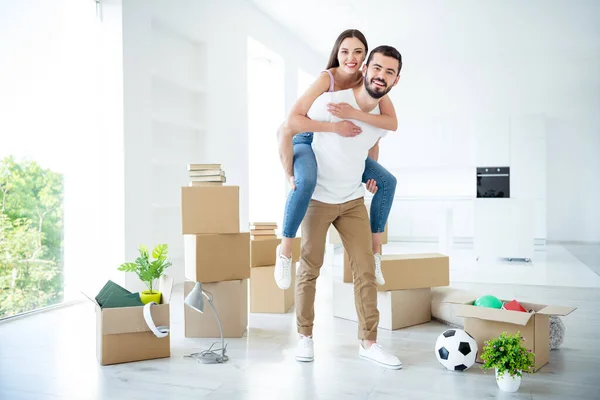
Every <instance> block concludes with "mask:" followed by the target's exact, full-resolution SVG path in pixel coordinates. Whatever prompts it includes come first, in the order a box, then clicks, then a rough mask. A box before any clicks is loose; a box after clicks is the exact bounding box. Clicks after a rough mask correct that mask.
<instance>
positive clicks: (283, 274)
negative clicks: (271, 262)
mask: <svg viewBox="0 0 600 400" xmlns="http://www.w3.org/2000/svg"><path fill="white" fill-rule="evenodd" d="M280 248H281V245H279V246H277V249H276V250H275V256H276V257H277V258H276V261H275V269H274V270H273V277H274V278H275V283H276V284H277V286H278V287H279V289H282V290H286V289H288V288H289V287H290V285H291V284H292V259H291V258H287V257H286V256H284V255H283V254H281V252H280V251H279V250H280Z"/></svg>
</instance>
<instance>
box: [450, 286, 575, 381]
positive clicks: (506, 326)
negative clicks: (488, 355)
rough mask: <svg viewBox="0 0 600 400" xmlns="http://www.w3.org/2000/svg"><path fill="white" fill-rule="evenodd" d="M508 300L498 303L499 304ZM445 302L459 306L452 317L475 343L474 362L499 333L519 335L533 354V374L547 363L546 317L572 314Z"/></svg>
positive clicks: (467, 300)
mask: <svg viewBox="0 0 600 400" xmlns="http://www.w3.org/2000/svg"><path fill="white" fill-rule="evenodd" d="M511 300H512V299H511ZM511 300H502V299H501V301H502V303H503V304H504V303H506V302H509V301H511ZM445 301H446V302H448V303H454V304H459V305H460V307H458V308H457V312H456V315H457V316H459V317H463V318H464V322H465V328H464V329H465V331H466V332H468V333H469V334H470V335H471V336H473V338H474V339H475V340H476V341H477V345H478V346H479V353H478V355H477V362H479V363H482V362H483V360H481V357H480V354H481V353H482V352H483V346H484V342H486V341H488V340H490V339H492V338H494V337H498V336H500V334H502V332H507V333H509V334H515V333H517V332H521V336H523V346H524V347H525V348H526V349H527V350H531V351H532V352H533V353H534V354H535V365H534V371H537V370H539V369H540V368H542V367H543V366H544V365H546V364H547V363H548V361H550V316H551V315H554V316H566V315H569V314H570V313H571V312H573V311H574V310H576V308H573V307H564V306H547V305H544V304H535V303H524V302H519V303H520V304H521V305H522V306H523V307H524V308H525V309H526V310H528V312H522V311H509V310H502V309H497V308H487V307H478V306H475V305H474V302H475V299H474V298H472V297H467V296H465V295H457V296H453V297H450V298H448V299H446V300H445Z"/></svg>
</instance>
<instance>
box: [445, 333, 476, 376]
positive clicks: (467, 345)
mask: <svg viewBox="0 0 600 400" xmlns="http://www.w3.org/2000/svg"><path fill="white" fill-rule="evenodd" d="M478 350H479V348H478V347H477V342H476V341H475V339H473V337H472V336H471V335H469V334H468V333H467V332H465V331H463V330H462V329H448V330H446V331H444V332H443V333H442V334H441V335H440V336H438V338H437V341H436V342H435V356H436V357H437V359H438V361H439V362H440V364H442V365H443V366H444V367H446V368H447V369H449V370H450V371H464V370H466V369H469V368H471V367H472V366H473V364H475V360H476V359H477V351H478Z"/></svg>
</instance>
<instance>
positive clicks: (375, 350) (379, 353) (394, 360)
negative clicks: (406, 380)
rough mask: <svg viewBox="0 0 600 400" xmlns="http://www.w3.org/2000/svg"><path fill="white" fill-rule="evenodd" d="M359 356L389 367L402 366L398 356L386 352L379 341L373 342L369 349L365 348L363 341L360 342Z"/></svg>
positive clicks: (396, 367) (397, 367)
mask: <svg viewBox="0 0 600 400" xmlns="http://www.w3.org/2000/svg"><path fill="white" fill-rule="evenodd" d="M358 356H359V357H360V358H363V359H365V360H369V361H373V362H374V363H376V364H379V365H381V366H382V367H386V368H389V369H400V368H402V363H401V362H400V360H399V359H398V357H396V356H394V355H392V354H389V353H386V352H385V351H383V349H382V348H381V346H380V345H379V344H377V343H373V344H372V345H371V347H370V348H369V350H367V349H365V348H364V347H363V345H362V343H360V344H359V345H358Z"/></svg>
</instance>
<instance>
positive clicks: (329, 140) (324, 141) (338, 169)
mask: <svg viewBox="0 0 600 400" xmlns="http://www.w3.org/2000/svg"><path fill="white" fill-rule="evenodd" d="M329 102H332V103H342V102H344V103H348V104H350V105H351V106H352V107H354V108H357V109H359V106H358V103H357V102H356V97H355V96H354V91H353V90H352V89H348V90H340V91H338V92H327V93H323V94H322V95H321V96H319V97H318V98H317V99H316V100H315V101H314V103H313V105H312V107H311V108H310V110H309V111H308V113H307V116H308V117H309V118H310V119H312V120H313V121H323V122H339V121H341V119H340V118H337V117H335V116H333V115H331V114H330V113H329V112H328V111H327V103H329ZM370 113H371V114H380V111H379V105H377V106H376V107H375V108H374V109H373V110H372V111H371V112H370ZM350 121H352V122H353V123H355V124H356V125H358V126H359V127H360V128H361V129H362V132H361V133H360V134H358V135H357V136H354V137H344V136H341V135H339V134H337V133H334V132H315V133H314V135H313V142H312V148H313V151H314V152H315V156H316V158H317V186H316V188H315V191H314V193H313V196H312V198H313V199H314V200H317V201H320V202H323V203H329V204H342V203H345V202H347V201H350V200H354V199H358V198H359V197H362V196H364V188H363V185H362V175H363V172H364V171H365V160H366V159H367V157H368V155H369V149H371V147H373V146H374V145H375V143H377V140H379V139H380V138H382V137H383V136H385V134H386V133H387V132H386V131H385V130H383V129H379V128H375V127H374V126H372V125H368V124H366V123H364V122H361V121H357V120H350Z"/></svg>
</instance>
